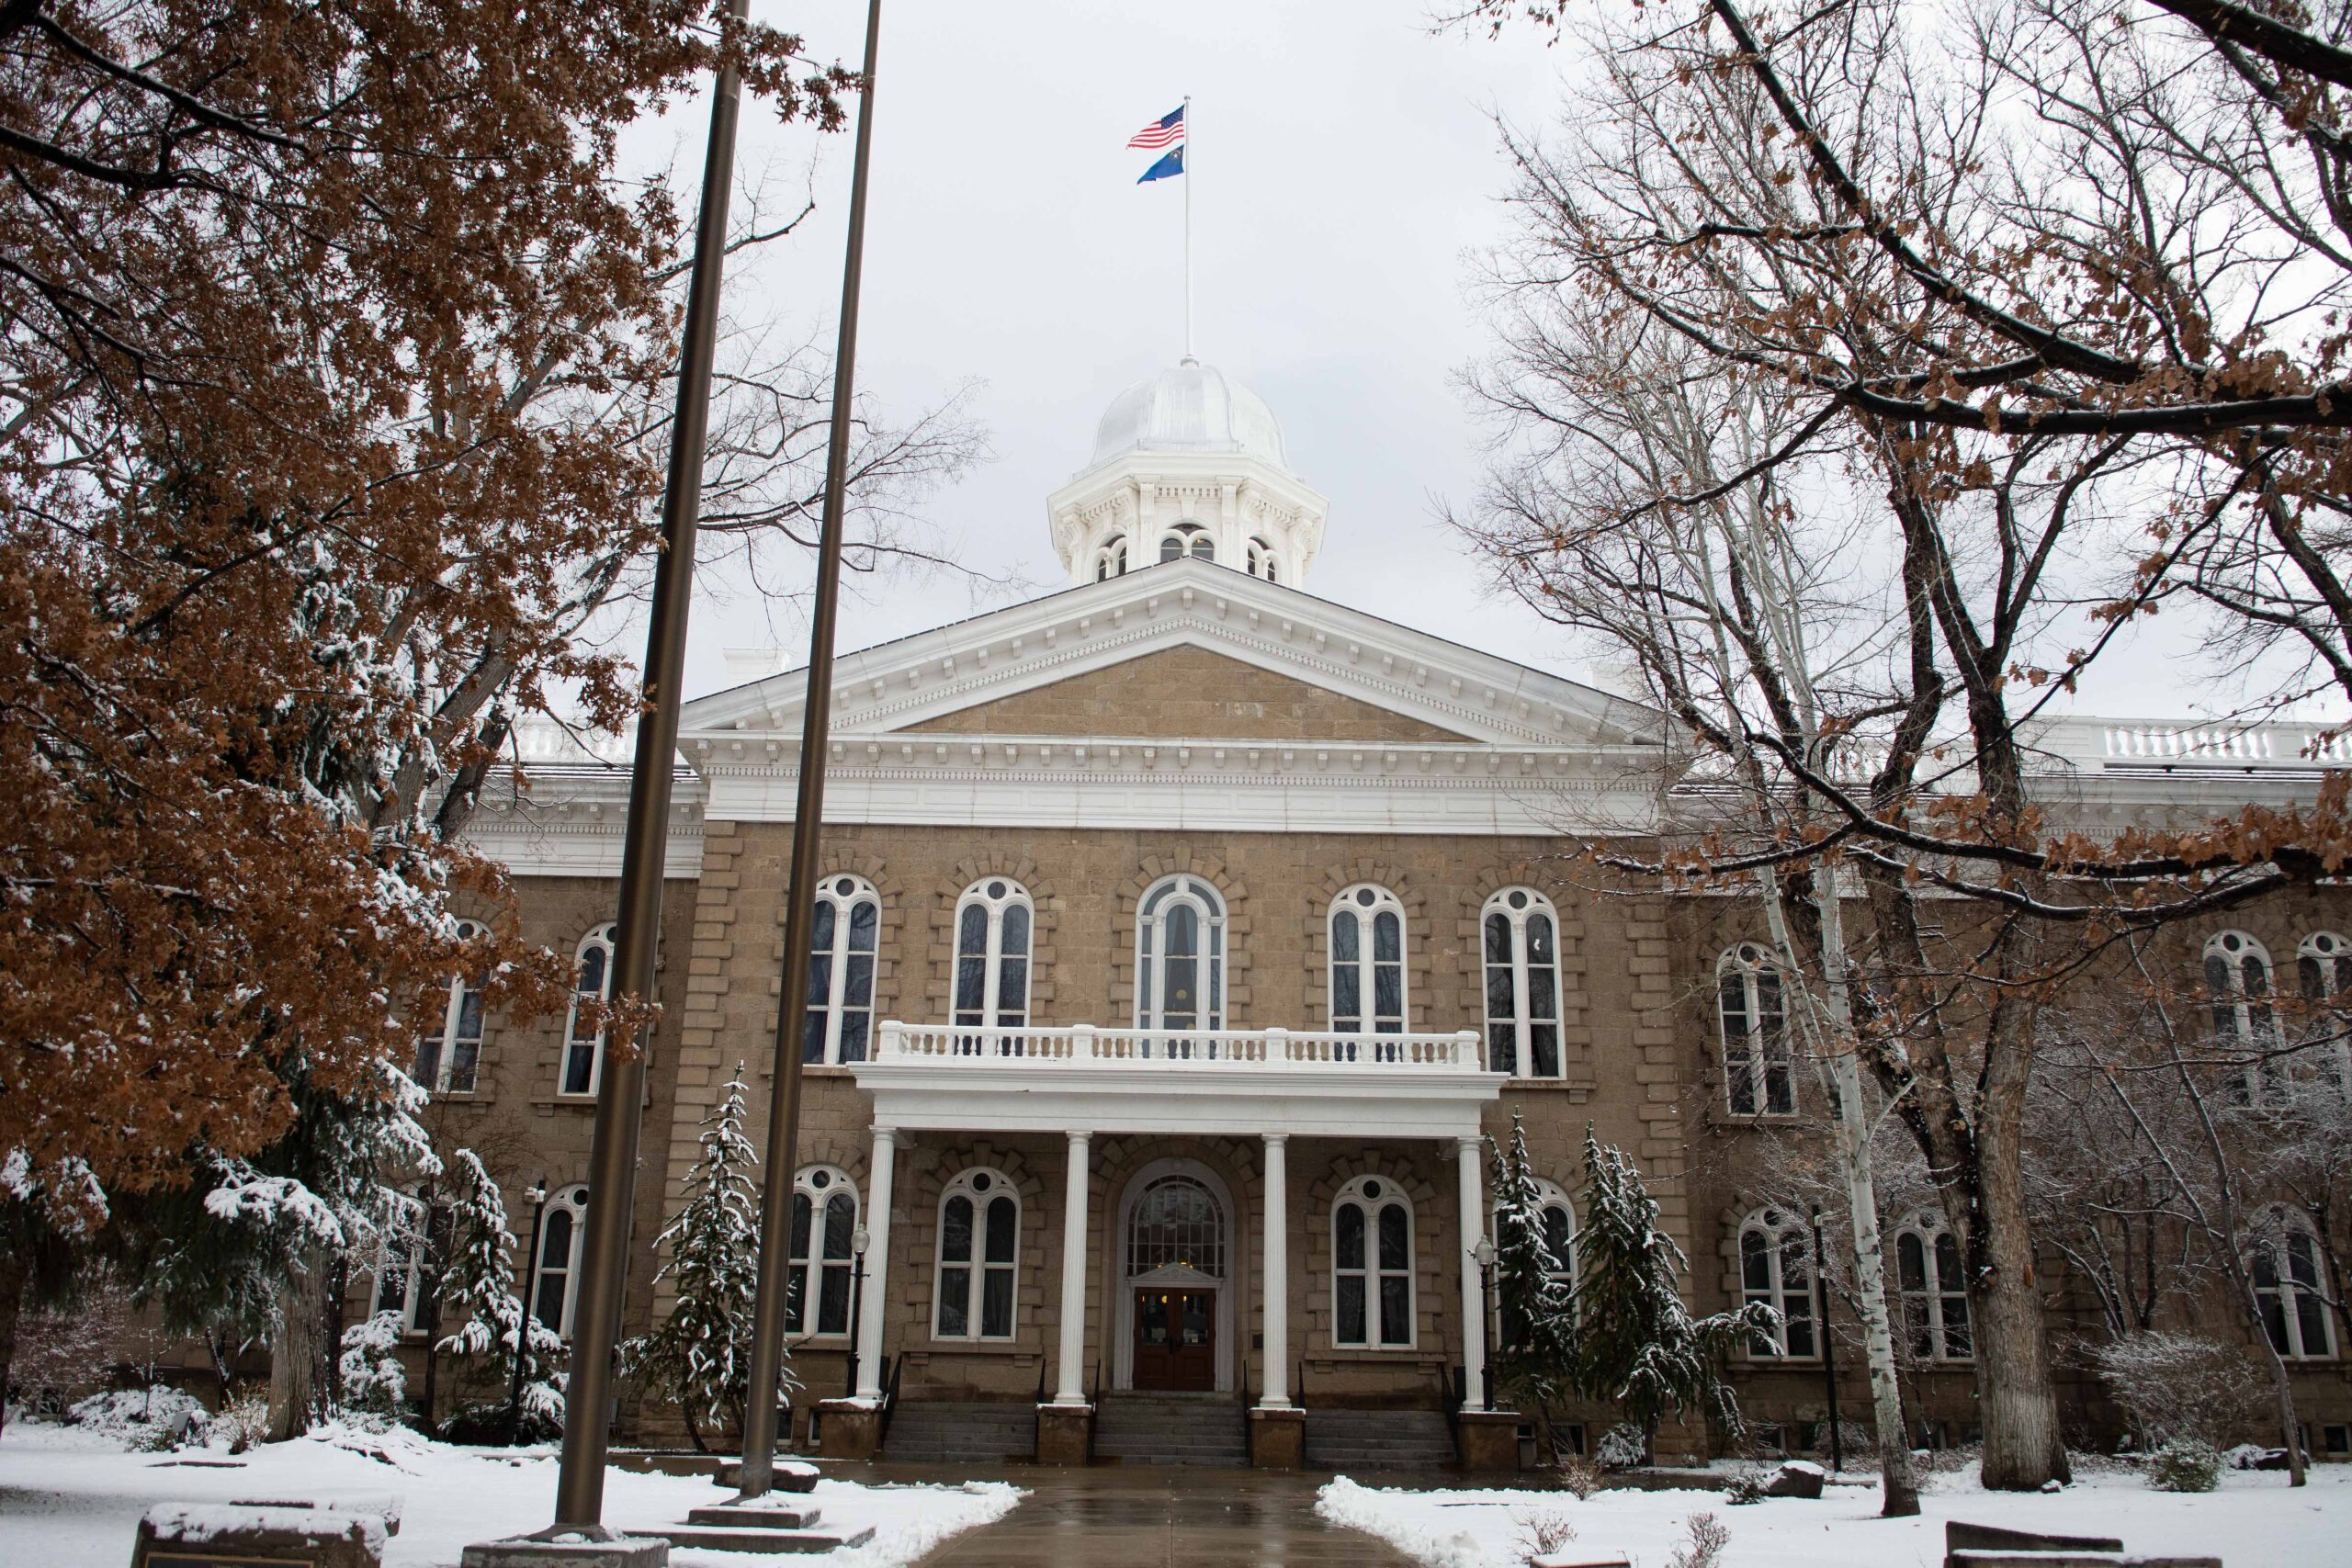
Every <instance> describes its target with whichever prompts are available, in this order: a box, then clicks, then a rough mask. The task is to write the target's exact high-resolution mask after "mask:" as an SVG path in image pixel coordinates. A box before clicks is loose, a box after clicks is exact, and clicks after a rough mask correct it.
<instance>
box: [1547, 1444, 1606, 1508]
mask: <svg viewBox="0 0 2352 1568" xmlns="http://www.w3.org/2000/svg"><path fill="white" fill-rule="evenodd" d="M1602 1479H1603V1477H1602V1476H1601V1473H1600V1466H1599V1465H1597V1464H1595V1463H1593V1462H1592V1461H1590V1460H1589V1459H1587V1458H1585V1457H1584V1455H1582V1454H1579V1453H1564V1454H1562V1455H1561V1456H1560V1458H1559V1461H1558V1462H1557V1463H1555V1465H1553V1466H1552V1484H1553V1485H1555V1486H1557V1487H1558V1488H1559V1489H1560V1490H1561V1491H1563V1492H1573V1493H1575V1494H1576V1497H1577V1502H1579V1503H1581V1502H1583V1501H1584V1500H1585V1499H1586V1498H1587V1497H1589V1496H1591V1495H1593V1494H1594V1493H1596V1492H1598V1491H1600V1484H1601V1481H1602Z"/></svg>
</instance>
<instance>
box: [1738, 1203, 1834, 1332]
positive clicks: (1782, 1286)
mask: <svg viewBox="0 0 2352 1568" xmlns="http://www.w3.org/2000/svg"><path fill="white" fill-rule="evenodd" d="M1739 1287H1740V1293H1741V1295H1742V1296H1743V1297H1744V1298H1745V1299H1746V1300H1747V1302H1748V1303H1751V1304H1754V1303H1762V1304H1763V1305H1765V1306H1768V1307H1770V1308H1771V1309H1772V1310H1773V1311H1774V1312H1776V1313H1779V1314H1781V1324H1780V1326H1779V1327H1777V1328H1774V1329H1771V1330H1770V1331H1769V1332H1768V1331H1765V1330H1761V1329H1759V1330H1758V1331H1757V1332H1756V1333H1754V1334H1751V1335H1750V1336H1748V1341H1747V1349H1748V1354H1750V1355H1752V1356H1817V1355H1819V1354H1820V1353H1821V1352H1820V1349H1819V1348H1818V1346H1817V1345H1816V1344H1815V1340H1814V1335H1813V1264H1812V1262H1811V1260H1810V1257H1809V1255H1808V1254H1807V1253H1806V1251H1805V1229H1804V1222H1803V1221H1801V1220H1799V1219H1798V1218H1797V1216H1796V1215H1794V1214H1792V1213H1789V1211H1787V1210H1786V1209H1759V1210H1758V1211H1757V1212H1756V1213H1753V1214H1750V1215H1748V1216H1747V1219H1746V1220H1744V1221H1742V1222H1741V1223H1740V1227H1739Z"/></svg>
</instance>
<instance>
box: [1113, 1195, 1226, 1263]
mask: <svg viewBox="0 0 2352 1568" xmlns="http://www.w3.org/2000/svg"><path fill="white" fill-rule="evenodd" d="M1170 1268H1175V1269H1198V1270H1199V1271H1200V1272H1202V1273H1204V1274H1206V1275H1207V1276H1209V1277H1210V1278H1211V1279H1213V1280H1222V1279H1224V1278H1225V1209H1224V1206H1223V1205H1222V1204H1220V1203H1219V1202H1218V1201H1217V1200H1216V1193H1215V1192H1213V1191H1211V1190H1209V1186H1208V1183H1206V1182H1204V1181H1203V1180H1202V1179H1200V1178H1199V1177H1197V1176H1186V1175H1184V1174H1183V1173H1182V1172H1177V1173H1175V1174H1172V1175H1169V1176H1163V1177H1160V1178H1159V1179H1158V1180H1156V1181H1154V1182H1152V1183H1151V1185H1150V1186H1148V1187H1147V1188H1145V1189H1144V1190H1143V1192H1142V1194H1141V1195H1140V1196H1138V1197H1137V1198H1136V1204H1135V1213H1134V1215H1133V1216H1132V1217H1131V1218H1130V1219H1129V1220H1128V1222H1127V1275H1128V1277H1129V1278H1130V1279H1133V1278H1135V1277H1136V1276H1138V1275H1143V1274H1148V1273H1150V1272H1151V1271H1152V1270H1153V1269H1170Z"/></svg>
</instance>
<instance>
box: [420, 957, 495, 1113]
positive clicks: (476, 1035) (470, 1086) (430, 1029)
mask: <svg viewBox="0 0 2352 1568" xmlns="http://www.w3.org/2000/svg"><path fill="white" fill-rule="evenodd" d="M484 934H485V933H484V932H483V931H482V928H481V927H480V926H478V925H476V924H475V923H474V922H473V921H471V920H460V921H458V941H460V942H479V941H481V938H482V936H483V935H484ZM435 999H437V1000H438V1001H439V1002H440V1003H441V1016H440V1017H439V1018H437V1019H436V1018H432V1017H430V1016H428V1017H427V1018H426V1019H425V1021H424V1030H423V1032H420V1033H419V1034H418V1035H417V1037H416V1071H415V1073H414V1074H413V1077H415V1079H416V1081H417V1083H418V1084H419V1085H421V1086H423V1087H424V1089H429V1090H431V1091H433V1092H434V1093H435V1094H471V1093H473V1091H474V1080H475V1078H476V1077H477V1076H478V1075H479V1074H480V1073H481V987H480V986H479V985H476V984H475V983H474V981H473V979H472V977H471V976H465V975H460V976H458V977H457V978H456V979H454V980H451V981H450V982H449V988H448V990H447V991H446V992H436V993H435V996H434V998H428V1004H427V1005H428V1006H430V1003H431V1001H432V1000H435Z"/></svg>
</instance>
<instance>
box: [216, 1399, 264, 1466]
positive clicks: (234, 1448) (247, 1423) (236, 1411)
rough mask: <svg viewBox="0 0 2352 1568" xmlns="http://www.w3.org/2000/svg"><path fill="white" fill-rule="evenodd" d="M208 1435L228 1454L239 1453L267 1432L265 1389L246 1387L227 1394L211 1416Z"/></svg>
mask: <svg viewBox="0 0 2352 1568" xmlns="http://www.w3.org/2000/svg"><path fill="white" fill-rule="evenodd" d="M212 1435H213V1436H214V1437H215V1438H221V1439H223V1440H225V1441H226V1442H227V1443H228V1445H229V1451H230V1452H231V1453H232V1454H241V1453H243V1452H244V1451H245V1450H247V1449H249V1448H252V1447H253V1446H254V1444H256V1443H258V1442H260V1441H261V1440H262V1439H263V1438H266V1437H267V1436H268V1435H269V1391H268V1390H267V1389H266V1388H248V1389H245V1390H243V1392H241V1393H236V1394H233V1395H232V1396H231V1397H230V1400H229V1403H228V1404H224V1405H222V1406H221V1407H220V1414H219V1415H218V1416H214V1417H213V1418H212Z"/></svg>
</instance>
